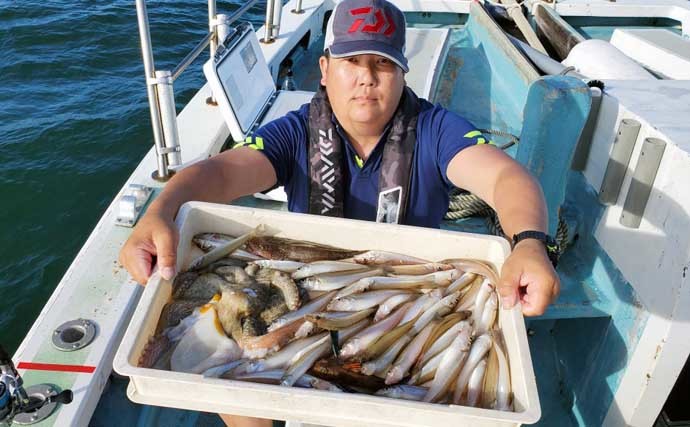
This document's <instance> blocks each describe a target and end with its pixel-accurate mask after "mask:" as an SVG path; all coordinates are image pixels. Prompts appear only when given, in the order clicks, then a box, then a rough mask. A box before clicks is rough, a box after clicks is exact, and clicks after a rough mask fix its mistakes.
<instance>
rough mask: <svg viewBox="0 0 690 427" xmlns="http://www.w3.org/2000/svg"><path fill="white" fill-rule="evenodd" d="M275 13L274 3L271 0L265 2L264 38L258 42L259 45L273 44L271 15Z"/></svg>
mask: <svg viewBox="0 0 690 427" xmlns="http://www.w3.org/2000/svg"><path fill="white" fill-rule="evenodd" d="M274 13H275V2H273V0H267V1H266V22H265V23H264V37H263V38H262V39H261V40H259V41H260V42H261V43H264V44H269V43H273V42H274V41H275V40H274V37H273V14H274Z"/></svg>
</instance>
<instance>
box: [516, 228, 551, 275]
mask: <svg viewBox="0 0 690 427" xmlns="http://www.w3.org/2000/svg"><path fill="white" fill-rule="evenodd" d="M525 239H535V240H539V241H540V242H542V243H543V244H544V248H545V249H546V255H548V257H549V260H550V261H551V264H553V266H554V268H555V267H556V265H558V258H559V257H560V255H561V248H560V245H559V244H558V242H557V241H556V239H554V238H553V237H551V236H549V235H548V234H546V233H544V232H543V231H536V230H526V231H521V232H520V233H517V234H514V235H513V247H515V245H517V244H518V243H520V242H521V241H523V240H525Z"/></svg>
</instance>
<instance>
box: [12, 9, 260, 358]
mask: <svg viewBox="0 0 690 427" xmlns="http://www.w3.org/2000/svg"><path fill="white" fill-rule="evenodd" d="M207 4H208V3H207V2H206V1H203V0H196V1H150V0H149V1H147V7H148V12H149V20H150V25H151V36H152V43H153V49H154V59H155V66H156V68H157V69H172V68H173V67H175V65H176V64H177V63H178V62H179V61H180V60H181V59H182V58H183V57H184V56H185V55H186V54H187V53H188V52H189V50H190V49H191V48H193V47H194V46H195V45H196V44H197V43H198V42H199V40H200V39H201V38H202V37H203V36H204V34H205V32H206V31H207V25H208V24H207V19H208V9H207ZM240 4H242V2H241V1H240V0H235V1H232V2H229V1H218V6H217V9H218V13H226V14H230V13H232V12H233V11H234V10H236V9H237V8H238V7H239V6H238V5H240ZM264 11H265V2H259V3H258V5H257V6H256V7H254V8H253V9H252V10H250V11H249V13H247V14H245V15H244V17H245V18H246V20H249V21H252V22H253V23H254V24H255V26H256V25H257V24H259V25H260V22H261V19H262V16H261V15H262V14H263V13H264ZM207 59H208V51H206V53H204V54H202V55H201V56H200V58H199V59H197V61H196V62H195V63H194V64H193V65H192V66H191V67H190V68H189V69H188V70H187V71H186V72H185V73H184V74H182V76H181V77H180V78H179V79H178V80H177V81H175V84H174V87H175V94H176V98H175V99H176V102H177V107H178V112H179V111H180V110H181V109H182V107H183V106H184V104H185V103H186V102H187V101H188V100H189V99H190V98H191V97H192V96H193V95H194V93H195V92H196V91H197V90H198V88H200V87H201V86H202V85H203V83H204V81H205V79H204V77H203V73H202V71H201V66H202V64H203V62H204V61H206V60H207ZM152 144H153V136H152V132H151V127H150V118H149V109H148V101H147V97H146V86H145V83H144V66H143V62H142V59H141V47H140V44H139V33H138V28H137V18H136V9H135V3H134V0H116V1H80V0H77V1H69V2H68V1H45V0H44V1H40V2H39V1H35V0H28V1H10V0H0V344H2V346H3V347H5V349H7V350H8V351H9V352H10V354H11V353H13V352H14V351H15V350H16V348H17V346H18V345H19V343H20V342H21V340H22V338H23V337H24V335H25V334H26V333H27V332H28V330H29V328H30V327H31V325H32V323H33V321H34V319H35V318H36V316H37V315H38V314H39V312H40V311H41V308H42V307H43V305H44V304H45V302H46V301H47V300H48V298H49V297H50V295H51V293H52V292H53V290H54V289H55V287H56V286H57V284H58V282H59V281H60V279H61V278H62V275H63V274H64V273H65V271H66V270H67V268H68V267H69V265H70V263H71V261H72V259H73V258H74V256H75V255H76V254H77V252H78V251H79V249H80V248H81V246H82V245H83V244H84V242H85V241H86V239H87V237H88V236H89V234H90V233H91V230H92V228H93V227H94V225H95V224H96V223H97V222H98V219H99V218H100V217H101V215H102V214H103V212H104V211H105V209H106V208H107V206H108V205H109V204H110V202H111V201H112V199H113V197H114V196H115V194H116V193H117V192H118V190H119V189H120V188H121V187H122V185H123V184H124V182H125V180H126V179H127V177H128V176H129V175H130V173H131V172H132V171H133V170H134V168H135V167H136V165H137V164H138V163H139V160H140V159H141V158H142V156H143V155H144V154H145V153H146V152H147V151H148V150H149V149H150V147H151V145H152Z"/></svg>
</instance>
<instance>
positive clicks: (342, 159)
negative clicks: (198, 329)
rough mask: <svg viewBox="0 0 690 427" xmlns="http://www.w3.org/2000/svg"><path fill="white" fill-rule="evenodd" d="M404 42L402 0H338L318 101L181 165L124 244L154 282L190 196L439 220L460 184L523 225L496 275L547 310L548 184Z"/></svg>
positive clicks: (506, 219)
mask: <svg viewBox="0 0 690 427" xmlns="http://www.w3.org/2000/svg"><path fill="white" fill-rule="evenodd" d="M381 18H383V19H381ZM404 47H405V18H404V16H403V14H402V12H401V11H400V10H399V9H397V8H396V7H395V6H394V5H392V4H391V3H388V2H387V1H385V0H344V1H342V2H340V3H339V4H338V5H337V7H336V9H335V10H334V11H333V14H332V16H331V19H330V20H329V23H328V28H327V34H326V49H325V52H324V56H322V57H321V58H320V60H319V66H320V69H321V75H322V77H321V85H322V86H321V88H320V89H319V91H318V92H317V93H316V95H315V96H314V98H313V99H312V101H311V103H310V104H305V105H304V106H302V107H301V108H300V109H299V110H297V111H293V112H290V113H288V114H287V115H286V116H284V117H281V118H278V119H277V120H274V121H273V122H271V123H269V124H267V125H266V126H264V127H262V128H260V129H258V130H257V131H256V133H255V134H254V135H253V136H251V137H249V138H247V140H246V141H244V142H243V143H241V144H239V145H238V146H236V147H235V148H234V149H232V150H229V151H225V152H223V153H220V154H219V155H217V156H215V157H212V158H210V159H208V160H205V161H202V162H199V163H196V164H194V165H192V166H190V167H187V168H185V169H183V170H181V171H180V172H178V173H177V174H176V175H175V176H174V177H173V178H172V179H171V180H170V182H169V183H168V184H167V185H166V186H165V189H164V191H163V192H162V193H161V194H160V195H159V196H158V197H157V198H156V199H155V200H154V201H153V202H152V204H151V206H150V207H149V209H148V211H147V212H146V214H145V215H144V216H143V217H142V218H141V220H140V221H139V223H138V225H137V226H136V228H135V229H134V231H133V233H132V235H131V236H130V238H129V240H128V241H127V242H126V243H125V245H124V247H123V248H122V251H121V253H120V261H121V263H122V264H123V265H124V266H125V268H126V269H127V270H128V271H129V272H130V273H131V275H132V277H133V278H134V279H135V280H136V281H137V282H139V283H142V284H143V283H145V282H146V280H147V279H148V277H149V276H150V274H151V269H152V264H153V261H154V257H156V258H155V259H156V260H157V262H158V264H159V269H160V272H161V275H162V276H163V277H164V278H167V279H169V278H172V277H173V276H174V275H175V254H176V246H177V236H176V234H175V228H174V223H173V220H174V218H175V215H176V213H177V211H178V209H179V207H180V206H181V205H182V204H183V203H184V202H187V201H190V200H199V201H207V202H219V203H227V202H229V201H232V200H234V199H237V198H238V197H241V196H245V195H249V194H253V193H255V192H259V191H264V190H267V189H269V188H272V187H274V186H276V185H282V186H284V187H285V190H286V193H287V194H288V207H289V209H290V211H293V212H303V213H312V214H319V215H329V216H339V217H346V218H356V219H364V220H371V221H376V220H378V221H381V222H393V223H400V224H409V225H418V226H424V227H435V228H438V227H439V225H440V222H441V220H442V219H443V216H444V215H445V213H446V211H447V209H448V201H449V192H450V190H451V189H452V188H453V187H460V188H463V189H465V190H467V191H470V192H472V193H474V194H476V195H477V196H479V197H481V198H482V199H483V200H485V201H486V202H487V203H488V204H489V205H490V206H491V207H493V208H494V209H495V210H496V212H497V214H498V217H499V219H500V222H501V225H502V227H503V230H504V231H505V232H506V234H507V235H508V236H515V237H514V239H513V240H514V247H513V251H512V253H511V255H510V256H509V258H508V259H507V260H506V262H505V264H504V266H503V270H502V271H501V277H500V282H499V284H498V290H499V292H500V295H501V297H502V306H503V307H504V308H510V307H513V306H514V305H515V304H516V303H517V302H518V301H519V302H520V303H521V304H522V311H523V313H524V314H525V315H527V316H535V315H540V314H542V313H544V311H545V309H546V307H547V306H548V305H549V304H550V303H551V302H552V301H553V300H554V299H555V298H556V296H557V295H558V292H559V286H560V284H559V280H558V276H557V274H556V272H555V270H554V268H553V266H552V265H551V262H550V259H549V256H548V253H547V248H546V246H547V245H546V242H547V241H549V238H548V236H546V234H545V232H546V230H547V229H548V228H547V215H546V204H545V201H544V197H543V194H542V191H541V188H540V187H539V184H538V183H537V182H536V180H535V179H534V178H533V177H531V176H530V175H529V173H528V172H527V171H526V170H525V169H524V168H523V167H522V166H521V165H520V164H519V163H517V162H516V161H514V160H513V159H512V158H510V157H509V156H507V155H506V154H504V153H503V152H502V151H501V150H500V149H498V148H496V147H494V146H492V145H490V144H485V143H484V142H485V141H484V139H483V138H481V134H480V132H478V131H477V130H476V129H475V128H474V127H473V126H472V125H471V124H470V123H469V122H467V121H466V120H465V119H463V118H462V117H460V116H458V115H457V114H454V113H452V112H450V111H448V110H446V109H444V108H442V107H440V106H434V105H432V104H431V103H429V102H427V101H426V100H423V99H419V98H417V96H416V95H415V94H414V93H413V92H412V90H410V89H409V88H408V87H406V85H405V73H406V72H407V71H408V66H407V60H406V58H405V56H404ZM236 421H237V422H239V424H237V425H240V424H241V423H243V422H245V421H249V420H246V419H243V420H239V419H238V420H236ZM256 422H258V421H256ZM242 425H244V424H242ZM257 425H260V424H257Z"/></svg>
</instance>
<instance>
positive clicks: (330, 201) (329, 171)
mask: <svg viewBox="0 0 690 427" xmlns="http://www.w3.org/2000/svg"><path fill="white" fill-rule="evenodd" d="M326 138H328V139H326ZM319 151H320V152H321V161H323V162H324V163H325V164H324V165H323V167H322V168H321V171H320V172H321V185H322V186H323V187H324V188H325V189H326V190H327V192H324V193H322V196H321V203H323V206H324V208H323V209H322V210H321V214H324V213H326V212H328V211H330V210H331V209H333V206H334V203H335V188H333V186H332V185H331V184H332V183H333V181H334V180H335V170H334V169H333V162H332V161H331V159H329V158H328V156H329V155H330V154H332V153H333V129H328V133H326V131H324V130H321V129H319Z"/></svg>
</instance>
